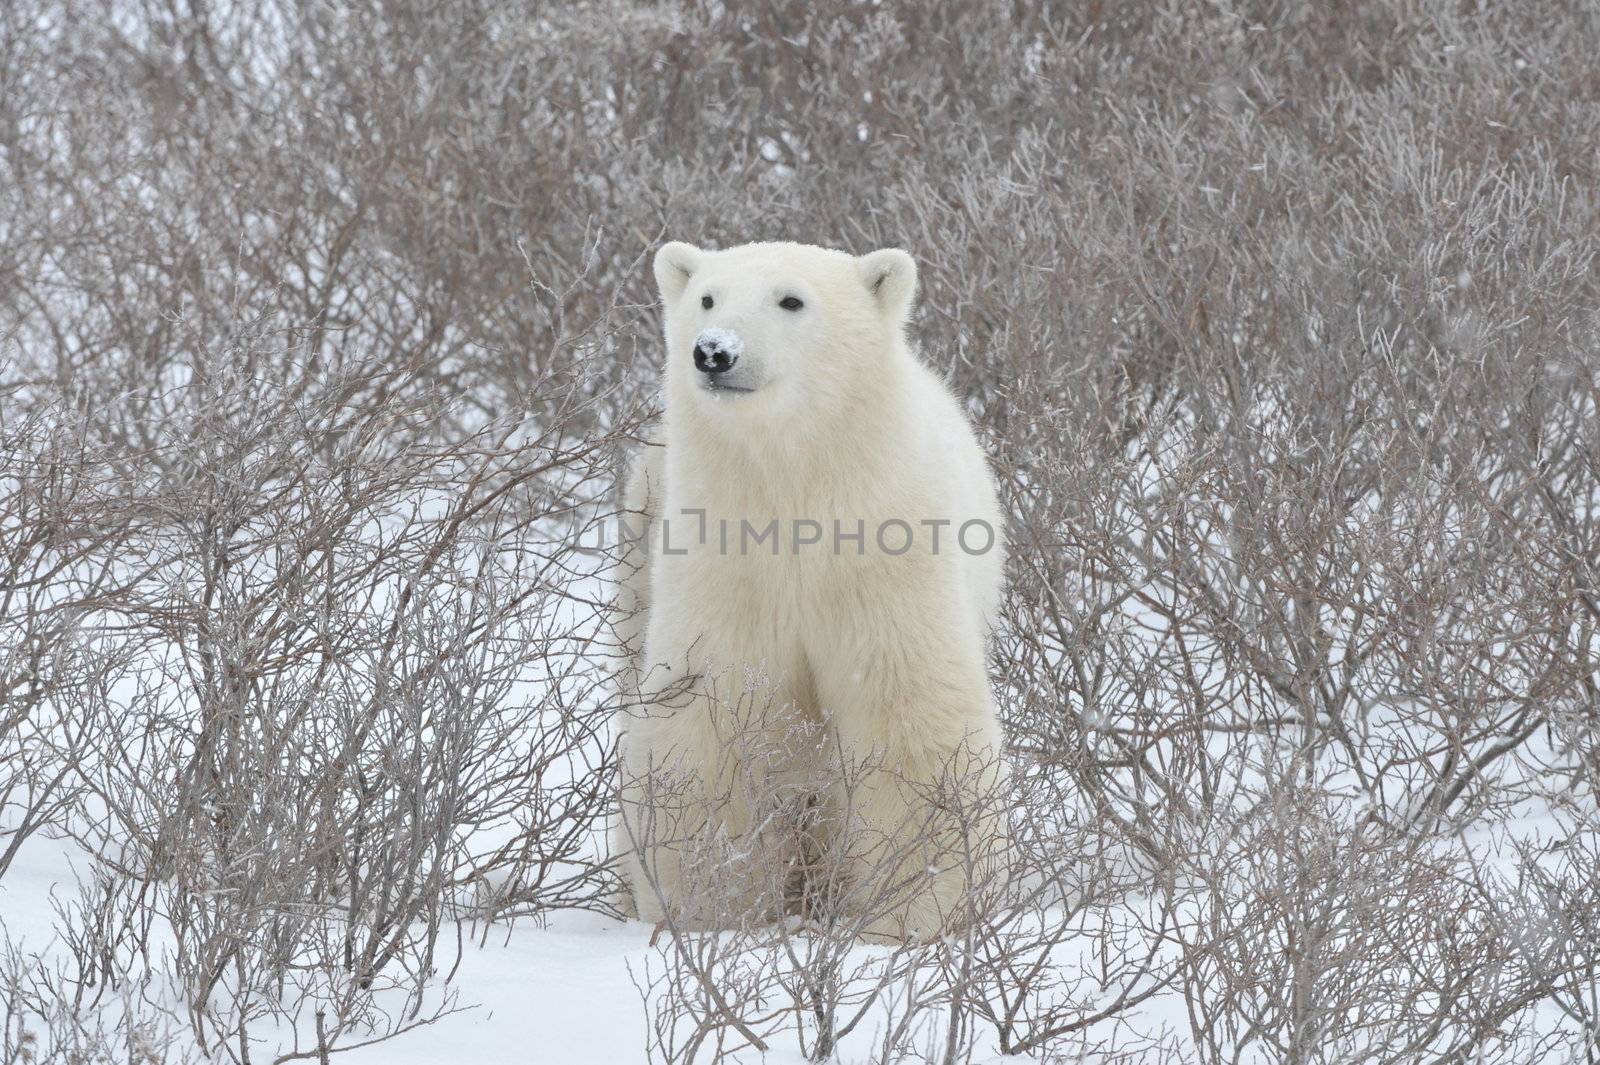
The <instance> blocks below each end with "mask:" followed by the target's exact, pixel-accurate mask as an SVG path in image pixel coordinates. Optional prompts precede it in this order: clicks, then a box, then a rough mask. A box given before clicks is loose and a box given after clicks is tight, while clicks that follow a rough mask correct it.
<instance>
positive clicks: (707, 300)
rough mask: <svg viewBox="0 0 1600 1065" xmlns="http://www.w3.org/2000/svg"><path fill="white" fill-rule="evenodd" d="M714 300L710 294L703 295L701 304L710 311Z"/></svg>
mask: <svg viewBox="0 0 1600 1065" xmlns="http://www.w3.org/2000/svg"><path fill="white" fill-rule="evenodd" d="M713 302H714V301H713V300H712V298H711V297H710V296H701V297H700V306H702V307H704V308H705V309H706V310H708V311H709V310H710V309H711V305H712V303H713Z"/></svg>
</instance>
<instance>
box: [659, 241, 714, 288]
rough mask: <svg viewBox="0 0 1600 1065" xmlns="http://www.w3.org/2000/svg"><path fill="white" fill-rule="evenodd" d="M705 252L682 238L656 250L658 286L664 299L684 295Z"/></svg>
mask: <svg viewBox="0 0 1600 1065" xmlns="http://www.w3.org/2000/svg"><path fill="white" fill-rule="evenodd" d="M703 254H704V253H703V252H702V251H701V250H700V249H699V248H697V247H695V246H694V245H693V244H685V243H683V241H681V240H673V241H668V242H667V243H666V244H663V245H661V250H660V251H658V252H656V258H655V271H656V287H657V288H659V289H660V290H661V297H662V299H664V300H666V301H667V302H669V303H670V302H672V301H673V300H675V299H677V298H678V297H679V296H681V295H683V290H684V289H685V288H687V287H688V285H689V278H690V277H692V276H693V275H694V272H695V271H696V270H698V269H699V268H700V258H701V256H702V255H703Z"/></svg>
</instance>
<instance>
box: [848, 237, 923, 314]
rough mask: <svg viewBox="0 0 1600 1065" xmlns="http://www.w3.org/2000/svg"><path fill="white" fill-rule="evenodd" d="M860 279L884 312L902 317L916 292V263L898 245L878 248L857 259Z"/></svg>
mask: <svg viewBox="0 0 1600 1065" xmlns="http://www.w3.org/2000/svg"><path fill="white" fill-rule="evenodd" d="M856 264H857V267H858V268H859V269H860V271H861V280H862V282H863V283H864V284H865V285H866V286H867V291H868V292H870V293H871V294H872V298H873V299H874V300H876V301H877V304H878V306H879V308H881V309H882V310H883V313H884V314H886V315H888V316H890V317H892V318H895V319H903V318H905V317H906V315H907V314H908V313H909V312H910V310H911V297H912V296H915V295H916V294H917V263H916V260H915V259H913V258H911V256H910V255H908V254H906V253H905V252H903V251H901V250H900V249H899V248H881V249H879V250H878V251H875V252H872V253H870V254H868V255H863V256H862V257H861V258H860V259H858V260H856Z"/></svg>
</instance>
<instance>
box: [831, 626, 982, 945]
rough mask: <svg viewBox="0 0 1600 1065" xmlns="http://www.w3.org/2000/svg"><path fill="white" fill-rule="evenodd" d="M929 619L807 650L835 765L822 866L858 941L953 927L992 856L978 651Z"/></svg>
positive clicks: (855, 632)
mask: <svg viewBox="0 0 1600 1065" xmlns="http://www.w3.org/2000/svg"><path fill="white" fill-rule="evenodd" d="M945 616H946V617H948V615H945ZM929 617H930V615H929V614H926V613H921V612H916V611H901V612H896V613H895V614H894V615H893V616H892V617H891V616H887V615H881V614H880V615H879V616H878V617H876V618H875V619H868V623H867V624H866V625H855V624H843V625H841V626H839V628H837V629H836V630H834V631H835V633H836V634H837V636H838V638H837V639H834V640H830V641H827V642H826V643H825V644H822V645H819V646H817V647H816V649H815V651H814V652H813V653H814V654H815V655H816V658H814V659H813V663H812V668H813V672H814V675H815V677H816V683H817V694H818V702H819V705H820V706H821V707H822V708H823V713H824V716H825V718H826V719H827V720H828V721H829V722H830V723H831V724H832V725H833V726H834V728H835V730H836V731H837V734H838V739H839V748H840V751H841V753H842V754H843V756H844V763H845V764H844V766H843V767H842V773H843V776H842V778H841V779H842V780H843V782H844V783H843V786H842V787H841V788H839V789H838V791H837V792H836V794H835V796H834V798H833V804H834V806H835V809H836V816H837V821H838V826H839V827H838V829H837V832H838V837H837V839H836V841H835V847H836V853H835V855H834V857H835V860H842V861H843V862H844V866H845V868H844V877H843V879H845V880H846V881H847V887H846V890H845V900H844V901H845V906H846V908H847V909H849V910H851V911H853V912H854V913H855V914H856V915H857V916H858V917H861V918H864V919H865V921H866V923H865V925H864V935H865V936H866V937H867V938H870V939H877V940H888V941H903V940H907V939H925V938H929V937H933V936H937V935H939V934H941V933H942V932H945V931H949V930H953V929H955V928H957V927H959V926H960V924H961V923H962V922H963V917H964V916H965V914H966V913H967V907H968V905H969V903H970V902H971V900H972V898H973V895H972V891H973V889H974V888H979V887H981V886H983V884H984V883H985V882H986V881H987V879H988V878H989V877H990V876H991V875H992V874H993V870H994V867H995V861H996V859H997V858H998V857H999V855H1000V853H1001V849H1002V848H1003V846H1004V834H1005V829H1004V826H1005V815H1004V810H1003V808H1002V806H1001V801H1000V798H1001V796H1000V791H1001V783H1002V781H1003V779H1004V769H1003V766H1002V764H1001V737H1000V732H999V727H998V724H997V721H996V717H995V713H994V709H993V702H992V697H991V695H990V692H989V686H988V678H987V676H986V674H985V671H984V663H983V641H982V638H981V636H980V635H979V634H978V633H977V632H976V631H974V630H973V629H971V628H966V627H964V626H962V625H960V624H956V625H952V626H950V627H949V628H948V629H946V630H945V631H937V630H936V629H934V628H930V627H929V626H928V625H927V624H926V622H927V619H928V618H929Z"/></svg>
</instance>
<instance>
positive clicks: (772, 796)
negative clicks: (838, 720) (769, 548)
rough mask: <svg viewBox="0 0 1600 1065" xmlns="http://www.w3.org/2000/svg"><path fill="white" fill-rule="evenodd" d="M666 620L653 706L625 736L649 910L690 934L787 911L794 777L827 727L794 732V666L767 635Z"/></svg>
mask: <svg viewBox="0 0 1600 1065" xmlns="http://www.w3.org/2000/svg"><path fill="white" fill-rule="evenodd" d="M655 624H656V621H655V619H652V621H651V625H652V632H651V634H650V637H649V638H650V641H651V651H650V660H651V661H652V662H653V663H655V665H654V667H653V668H652V669H651V670H650V671H649V673H648V675H647V676H646V678H645V680H644V683H643V684H642V686H641V687H642V691H641V696H642V699H641V702H642V704H643V706H642V713H641V714H640V715H639V716H638V717H637V718H636V719H635V720H634V721H633V722H631V723H630V725H629V726H628V729H627V732H626V734H625V736H624V739H623V778H624V779H623V787H622V818H621V820H622V824H621V826H620V828H619V831H618V833H617V849H618V850H619V851H621V852H622V853H623V854H624V855H625V857H624V869H625V871H626V874H627V878H628V882H629V886H630V888H631V890H632V894H633V899H634V903H635V905H636V907H637V912H638V916H639V917H640V919H641V920H644V921H647V922H659V921H661V920H663V919H665V918H667V917H669V916H670V917H671V918H672V920H673V921H674V923H675V924H676V925H677V926H678V927H679V928H681V929H685V930H690V929H704V928H718V927H727V926H729V925H732V924H736V923H739V922H741V921H745V920H758V921H759V920H765V919H768V918H771V917H775V916H776V915H777V911H778V910H779V909H780V908H781V905H782V894H783V881H784V875H785V873H784V868H783V863H784V862H785V861H786V856H785V854H784V853H783V842H782V837H783V834H784V833H783V827H784V826H783V813H784V811H783V810H782V809H781V806H782V804H783V802H784V800H785V797H786V796H785V792H784V779H783V778H784V775H785V773H786V772H788V771H789V769H790V767H791V766H793V765H795V764H797V763H798V762H799V761H801V755H802V752H800V751H799V750H798V748H799V747H801V746H803V745H804V744H805V743H807V742H810V743H812V744H815V743H817V742H818V739H817V736H816V730H815V729H813V730H811V735H810V737H809V739H808V737H807V736H806V735H805V734H804V730H803V729H796V728H795V727H794V725H795V721H796V717H795V713H794V710H793V705H792V704H793V702H794V696H795V692H794V684H793V682H792V678H791V677H790V676H789V675H787V672H786V671H785V668H784V667H785V666H786V664H787V663H784V662H782V661H774V660H773V659H774V656H773V654H772V653H771V652H772V649H771V648H770V647H769V646H766V645H765V641H761V640H759V639H752V638H751V637H752V636H755V635H758V634H756V633H753V632H751V631H748V630H747V631H745V632H743V633H734V632H728V631H723V632H714V633H710V634H708V631H707V626H705V625H701V624H696V625H686V624H679V625H672V626H669V625H667V624H666V623H665V622H663V626H662V631H659V632H658V631H655V629H654V626H655ZM685 633H693V634H695V635H696V637H697V638H696V639H692V640H690V639H684V638H683V637H682V634H685ZM709 648H716V652H715V653H708V649H709Z"/></svg>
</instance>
